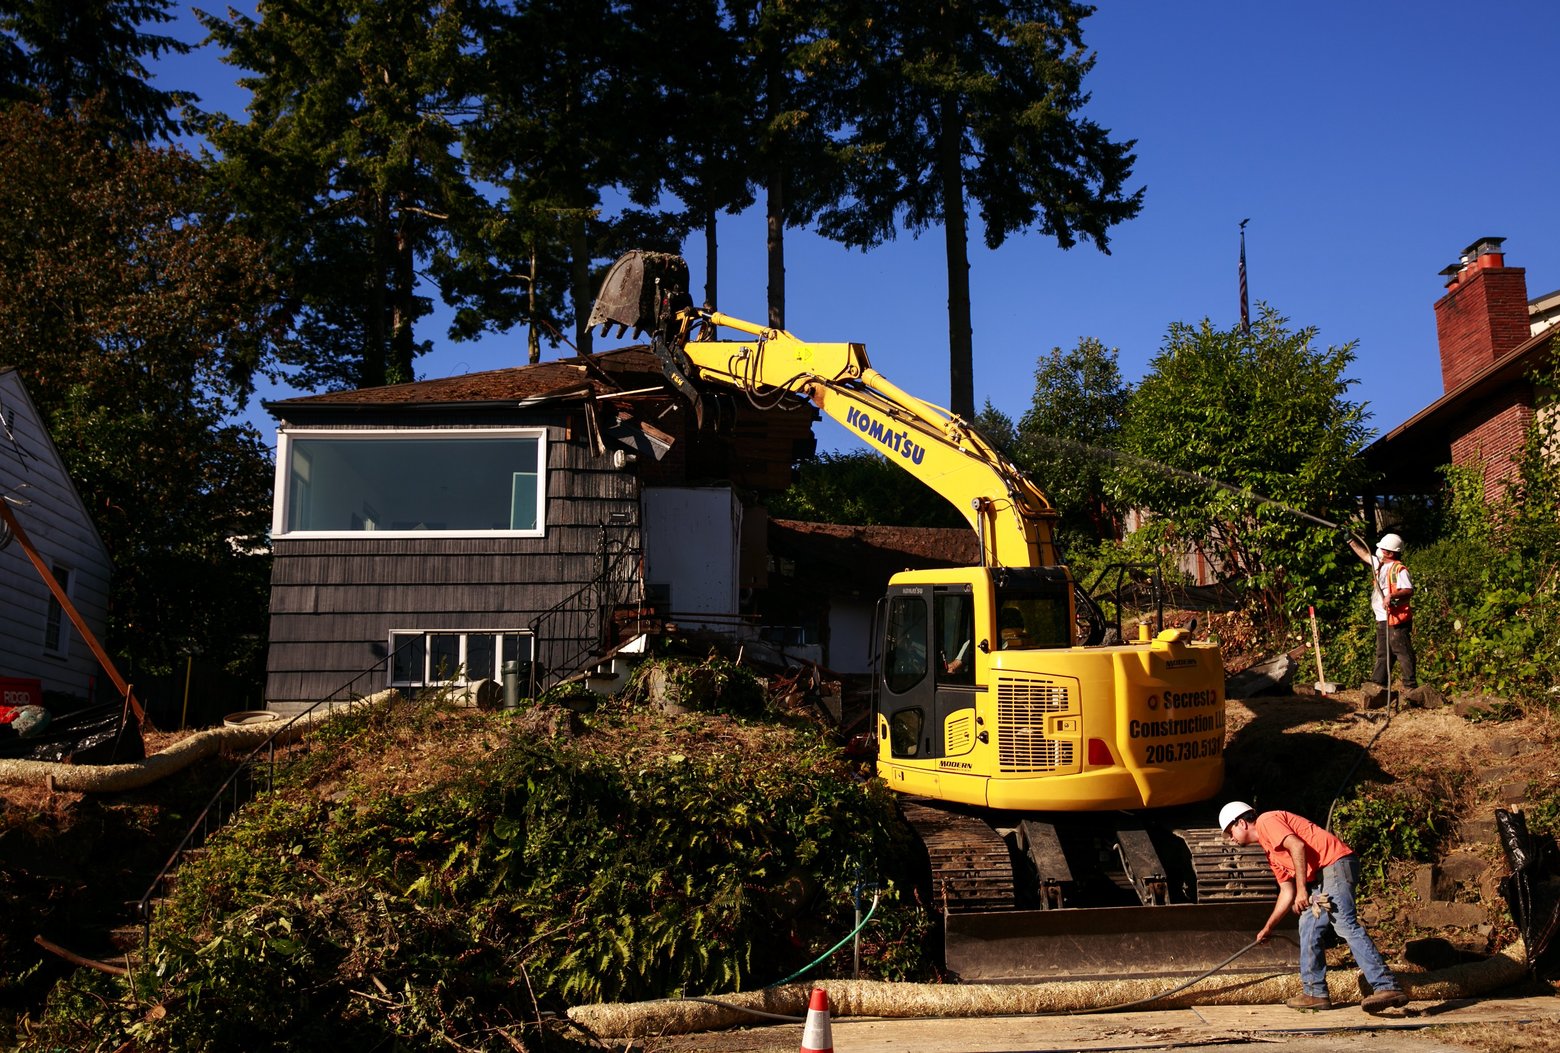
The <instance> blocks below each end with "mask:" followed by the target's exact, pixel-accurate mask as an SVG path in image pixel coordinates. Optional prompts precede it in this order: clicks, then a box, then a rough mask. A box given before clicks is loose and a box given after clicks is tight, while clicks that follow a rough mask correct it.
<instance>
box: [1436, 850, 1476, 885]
mask: <svg viewBox="0 0 1560 1053" xmlns="http://www.w3.org/2000/svg"><path fill="white" fill-rule="evenodd" d="M1436 869H1438V870H1439V871H1440V872H1441V873H1443V874H1445V875H1446V876H1447V877H1448V878H1450V879H1451V880H1453V881H1457V882H1461V883H1462V884H1465V885H1471V884H1473V883H1474V882H1476V881H1478V880H1479V877H1480V875H1482V874H1483V873H1484V872H1485V871H1486V870H1488V869H1489V864H1488V863H1486V862H1485V861H1484V860H1483V859H1481V858H1479V857H1478V856H1476V855H1474V854H1473V853H1472V852H1453V853H1452V854H1451V855H1449V856H1447V857H1446V858H1445V859H1443V860H1441V863H1440V865H1439V866H1438V867H1437V868H1436Z"/></svg>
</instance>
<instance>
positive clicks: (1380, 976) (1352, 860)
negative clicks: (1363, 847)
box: [1300, 855, 1398, 998]
mask: <svg viewBox="0 0 1560 1053" xmlns="http://www.w3.org/2000/svg"><path fill="white" fill-rule="evenodd" d="M1359 876H1360V861H1359V857H1357V856H1354V855H1347V856H1344V857H1343V858H1342V859H1340V860H1338V861H1337V862H1336V863H1334V864H1333V865H1332V866H1330V867H1324V868H1323V869H1322V880H1321V881H1320V882H1318V883H1317V884H1315V885H1313V886H1311V888H1310V889H1309V890H1308V891H1309V893H1310V896H1311V899H1312V901H1313V902H1314V901H1315V899H1316V894H1317V893H1318V892H1325V893H1327V898H1328V899H1330V900H1332V905H1333V912H1332V913H1331V914H1330V915H1329V914H1327V913H1326V912H1323V914H1322V916H1321V917H1320V918H1318V917H1316V916H1315V915H1314V914H1312V913H1311V911H1310V909H1309V908H1307V909H1306V911H1305V912H1304V913H1302V914H1301V915H1300V982H1301V983H1302V984H1304V985H1305V993H1306V994H1308V995H1314V996H1316V997H1318V998H1325V997H1327V959H1326V957H1325V956H1324V954H1323V952H1322V935H1323V934H1324V933H1325V932H1326V931H1327V926H1328V925H1331V926H1332V927H1333V930H1334V931H1335V932H1337V933H1338V935H1339V936H1342V937H1343V940H1344V942H1345V943H1347V944H1348V945H1349V950H1350V951H1351V952H1352V953H1353V955H1354V961H1355V963H1356V964H1357V965H1359V967H1360V972H1361V973H1362V974H1364V977H1365V982H1366V983H1368V984H1370V989H1371V991H1373V992H1374V991H1396V990H1397V989H1398V982H1397V979H1396V978H1395V977H1393V975H1392V972H1391V970H1389V969H1388V968H1387V963H1386V962H1385V961H1383V960H1382V958H1381V952H1380V951H1378V950H1376V945H1375V943H1373V942H1371V938H1370V933H1368V932H1366V931H1365V926H1364V925H1362V924H1360V919H1359V918H1358V917H1357V916H1356V915H1355V912H1354V884H1355V882H1356V881H1358V880H1359Z"/></svg>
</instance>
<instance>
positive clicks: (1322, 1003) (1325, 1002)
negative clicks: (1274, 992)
mask: <svg viewBox="0 0 1560 1053" xmlns="http://www.w3.org/2000/svg"><path fill="white" fill-rule="evenodd" d="M1371 997H1372V998H1374V997H1376V996H1375V995H1371ZM1284 1004H1285V1005H1287V1006H1288V1007H1289V1008H1290V1009H1331V1008H1332V1000H1331V999H1329V998H1328V997H1327V996H1326V995H1308V994H1299V995H1295V996H1294V997H1293V998H1291V999H1290V1000H1289V1001H1287V1002H1285V1003H1284ZM1393 1004H1394V1005H1402V1004H1403V1003H1401V1002H1395V1003H1393ZM1382 1008H1383V1009H1384V1008H1386V1007H1385V1006H1383V1007H1382Z"/></svg>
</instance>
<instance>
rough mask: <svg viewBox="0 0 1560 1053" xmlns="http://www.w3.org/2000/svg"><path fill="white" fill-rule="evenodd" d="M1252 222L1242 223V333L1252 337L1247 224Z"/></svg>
mask: <svg viewBox="0 0 1560 1053" xmlns="http://www.w3.org/2000/svg"><path fill="white" fill-rule="evenodd" d="M1250 222H1251V220H1249V219H1243V220H1241V221H1240V331H1241V332H1243V333H1245V334H1247V335H1250V333H1251V310H1250V308H1248V307H1247V306H1246V224H1247V223H1250Z"/></svg>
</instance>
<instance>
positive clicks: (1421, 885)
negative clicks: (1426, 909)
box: [1413, 864, 1457, 903]
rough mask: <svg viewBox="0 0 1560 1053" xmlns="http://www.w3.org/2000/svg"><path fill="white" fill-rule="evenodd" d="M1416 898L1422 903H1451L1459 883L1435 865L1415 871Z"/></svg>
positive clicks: (1414, 887) (1414, 886)
mask: <svg viewBox="0 0 1560 1053" xmlns="http://www.w3.org/2000/svg"><path fill="white" fill-rule="evenodd" d="M1413 889H1414V897H1415V898H1416V899H1418V900H1419V902H1421V903H1434V902H1436V901H1449V900H1450V899H1451V898H1452V896H1454V895H1455V894H1456V892H1457V882H1456V881H1454V880H1452V878H1451V876H1450V875H1448V874H1446V873H1444V872H1442V870H1441V868H1440V867H1437V866H1435V865H1434V864H1431V865H1428V866H1422V867H1420V868H1419V869H1417V870H1415V871H1414V879H1413Z"/></svg>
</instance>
